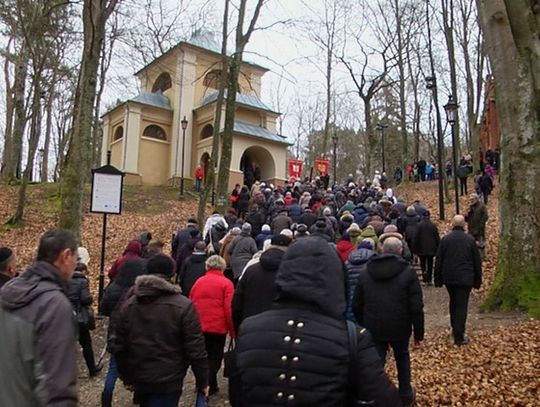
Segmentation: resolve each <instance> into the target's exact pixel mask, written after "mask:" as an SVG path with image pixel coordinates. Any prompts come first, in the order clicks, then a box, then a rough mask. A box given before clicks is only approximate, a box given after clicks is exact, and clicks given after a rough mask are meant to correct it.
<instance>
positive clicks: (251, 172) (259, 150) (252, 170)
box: [239, 146, 276, 188]
mask: <svg viewBox="0 0 540 407" xmlns="http://www.w3.org/2000/svg"><path fill="white" fill-rule="evenodd" d="M239 169H240V171H242V172H243V173H244V185H247V186H248V187H249V188H251V186H252V185H253V183H254V182H255V181H267V180H271V179H274V178H275V176H276V165H275V163H274V159H273V158H272V155H271V154H270V153H269V152H268V150H266V149H265V148H263V147H259V146H253V147H249V148H248V149H246V151H244V154H242V158H241V159H240V168H239Z"/></svg>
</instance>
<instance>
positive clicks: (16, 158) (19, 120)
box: [2, 42, 29, 181]
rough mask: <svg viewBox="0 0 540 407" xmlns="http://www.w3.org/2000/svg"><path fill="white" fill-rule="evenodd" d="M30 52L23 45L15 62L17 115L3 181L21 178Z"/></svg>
mask: <svg viewBox="0 0 540 407" xmlns="http://www.w3.org/2000/svg"><path fill="white" fill-rule="evenodd" d="M28 58H29V57H28V50H27V48H26V43H24V42H23V44H21V49H20V51H19V55H18V56H17V60H16V62H15V64H16V65H15V80H14V83H13V99H14V106H13V110H14V113H15V116H14V121H13V127H12V132H11V145H10V146H9V147H10V150H8V151H7V152H6V156H5V160H4V166H3V167H2V179H4V180H8V181H9V180H12V179H18V178H19V176H20V165H21V162H20V161H21V154H22V144H23V135H24V130H25V128H26V122H27V118H26V79H27V76H28Z"/></svg>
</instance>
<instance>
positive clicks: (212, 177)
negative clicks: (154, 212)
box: [197, 0, 230, 225]
mask: <svg viewBox="0 0 540 407" xmlns="http://www.w3.org/2000/svg"><path fill="white" fill-rule="evenodd" d="M229 4H230V1H229V0H225V9H224V11H223V28H222V37H221V77H220V81H219V89H218V96H217V100H216V113H215V116H214V132H213V134H212V154H211V156H210V163H209V165H208V169H207V172H206V176H205V179H204V187H203V189H202V191H201V194H200V197H199V207H198V211H197V219H198V221H199V225H202V224H203V222H204V216H205V211H206V203H207V202H208V196H209V195H210V194H211V193H212V194H215V188H216V185H215V182H216V177H217V174H216V168H217V166H216V164H217V163H218V156H219V141H220V134H221V113H222V111H223V101H224V97H225V86H226V85H227V80H228V77H229V57H228V56H227V35H228V33H229V30H228V26H229V24H228V22H229ZM227 192H228V191H227ZM212 204H213V205H215V202H212Z"/></svg>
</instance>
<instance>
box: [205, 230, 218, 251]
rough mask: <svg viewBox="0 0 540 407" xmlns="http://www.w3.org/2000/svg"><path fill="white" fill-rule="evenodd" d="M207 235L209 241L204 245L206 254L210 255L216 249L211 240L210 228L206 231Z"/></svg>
mask: <svg viewBox="0 0 540 407" xmlns="http://www.w3.org/2000/svg"><path fill="white" fill-rule="evenodd" d="M208 236H210V243H208V244H207V245H206V254H207V255H208V256H212V255H213V254H216V249H215V248H214V243H213V242H212V229H210V231H209V232H208Z"/></svg>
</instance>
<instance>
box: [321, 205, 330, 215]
mask: <svg viewBox="0 0 540 407" xmlns="http://www.w3.org/2000/svg"><path fill="white" fill-rule="evenodd" d="M322 214H323V215H324V216H330V215H332V209H330V208H329V207H328V206H326V207H325V208H324V209H323V211H322Z"/></svg>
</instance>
